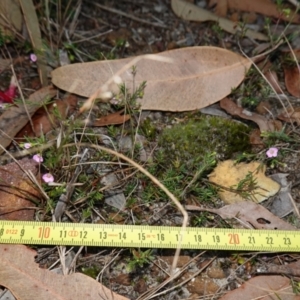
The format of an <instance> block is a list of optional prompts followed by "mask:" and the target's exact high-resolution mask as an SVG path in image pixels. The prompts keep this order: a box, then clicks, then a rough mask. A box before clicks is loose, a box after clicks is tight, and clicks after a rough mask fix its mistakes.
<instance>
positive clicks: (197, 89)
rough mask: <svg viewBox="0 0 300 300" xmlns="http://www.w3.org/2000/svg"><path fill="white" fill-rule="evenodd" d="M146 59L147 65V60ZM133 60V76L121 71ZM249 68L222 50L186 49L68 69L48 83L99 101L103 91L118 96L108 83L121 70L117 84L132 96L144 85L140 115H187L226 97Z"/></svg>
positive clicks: (57, 72)
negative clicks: (144, 112) (159, 112)
mask: <svg viewBox="0 0 300 300" xmlns="http://www.w3.org/2000/svg"><path fill="white" fill-rule="evenodd" d="M150 57H151V60H150V59H147V58H150ZM155 58H157V59H156V60H155ZM133 59H134V61H135V62H136V63H134V65H135V66H136V70H137V73H136V75H135V76H133V75H132V70H130V69H128V68H124V66H125V65H127V64H130V62H132V61H133ZM158 59H159V60H158ZM163 59H165V60H166V59H167V60H168V61H170V60H171V61H172V63H170V62H166V61H162V60H163ZM250 66H251V62H250V61H249V60H248V59H246V58H243V57H242V56H240V55H238V54H236V53H234V52H231V51H228V50H225V49H222V48H217V47H190V48H182V49H176V50H171V51H166V52H162V53H159V54H155V55H151V56H149V55H148V56H147V55H146V56H140V57H138V58H125V59H117V60H107V61H97V62H88V63H78V64H72V65H67V66H64V67H60V68H57V69H56V70H54V71H53V72H52V82H53V83H54V84H55V85H56V86H57V87H59V88H60V89H63V90H65V91H68V92H70V93H75V94H78V95H81V96H84V97H90V96H91V95H93V94H94V93H95V92H96V91H99V95H101V94H103V93H105V92H107V91H112V92H114V93H118V92H119V84H120V83H119V82H118V84H117V83H115V82H113V83H111V84H110V85H108V86H107V84H106V83H107V82H108V81H109V80H110V79H111V78H112V76H113V75H114V74H116V73H117V72H120V70H122V68H124V71H123V72H121V74H120V79H122V81H123V83H124V84H125V85H126V87H127V88H128V90H129V92H131V93H132V90H131V89H132V86H136V87H137V86H139V85H140V84H141V83H142V82H144V81H146V89H145V94H144V96H143V98H142V99H140V100H138V102H139V103H140V105H141V108H142V109H143V110H163V111H189V110H195V109H200V108H203V107H206V106H208V105H210V104H213V103H215V102H217V101H219V100H221V99H222V98H224V97H225V96H227V95H229V94H230V93H231V91H232V88H234V87H237V86H238V85H239V84H240V83H241V82H242V80H243V79H244V77H245V74H246V72H247V71H248V69H249V68H250ZM110 81H113V80H110ZM99 95H98V96H99Z"/></svg>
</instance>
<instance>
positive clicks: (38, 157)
mask: <svg viewBox="0 0 300 300" xmlns="http://www.w3.org/2000/svg"><path fill="white" fill-rule="evenodd" d="M32 158H33V160H35V161H36V162H38V163H41V162H43V161H44V159H43V157H42V156H41V155H39V154H35V155H33V157H32Z"/></svg>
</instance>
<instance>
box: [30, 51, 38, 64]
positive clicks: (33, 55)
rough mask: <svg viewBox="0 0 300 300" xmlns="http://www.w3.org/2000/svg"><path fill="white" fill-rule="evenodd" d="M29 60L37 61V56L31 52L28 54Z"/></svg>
mask: <svg viewBox="0 0 300 300" xmlns="http://www.w3.org/2000/svg"><path fill="white" fill-rule="evenodd" d="M30 60H31V61H32V62H36V61H37V56H36V55H35V54H34V53H31V54H30Z"/></svg>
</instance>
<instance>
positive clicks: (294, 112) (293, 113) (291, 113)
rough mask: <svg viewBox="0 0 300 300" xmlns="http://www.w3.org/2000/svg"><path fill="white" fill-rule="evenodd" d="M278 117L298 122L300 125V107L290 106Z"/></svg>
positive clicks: (289, 121) (288, 121) (290, 121)
mask: <svg viewBox="0 0 300 300" xmlns="http://www.w3.org/2000/svg"><path fill="white" fill-rule="evenodd" d="M277 118H278V119H279V120H282V121H284V122H287V123H296V124H297V125H300V107H296V108H290V107H289V108H287V109H286V111H284V112H283V113H282V114H280V115H279V116H277Z"/></svg>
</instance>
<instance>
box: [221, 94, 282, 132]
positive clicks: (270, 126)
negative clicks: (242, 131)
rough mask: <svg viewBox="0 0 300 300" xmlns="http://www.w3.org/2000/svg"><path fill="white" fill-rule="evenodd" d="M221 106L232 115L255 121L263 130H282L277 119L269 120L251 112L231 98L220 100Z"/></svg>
mask: <svg viewBox="0 0 300 300" xmlns="http://www.w3.org/2000/svg"><path fill="white" fill-rule="evenodd" d="M220 106H221V107H222V108H223V109H224V110H225V111H226V112H227V113H229V114H231V115H232V116H238V117H240V118H242V119H246V120H250V121H253V122H255V123H256V124H257V125H258V126H259V129H260V131H261V132H263V131H278V130H281V128H282V124H281V122H280V121H277V120H268V119H267V118H266V117H264V116H261V115H259V114H256V113H254V112H250V111H248V110H246V109H244V108H242V107H239V106H237V104H236V103H234V102H233V101H232V100H230V99H229V98H224V99H222V100H221V101H220Z"/></svg>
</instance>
